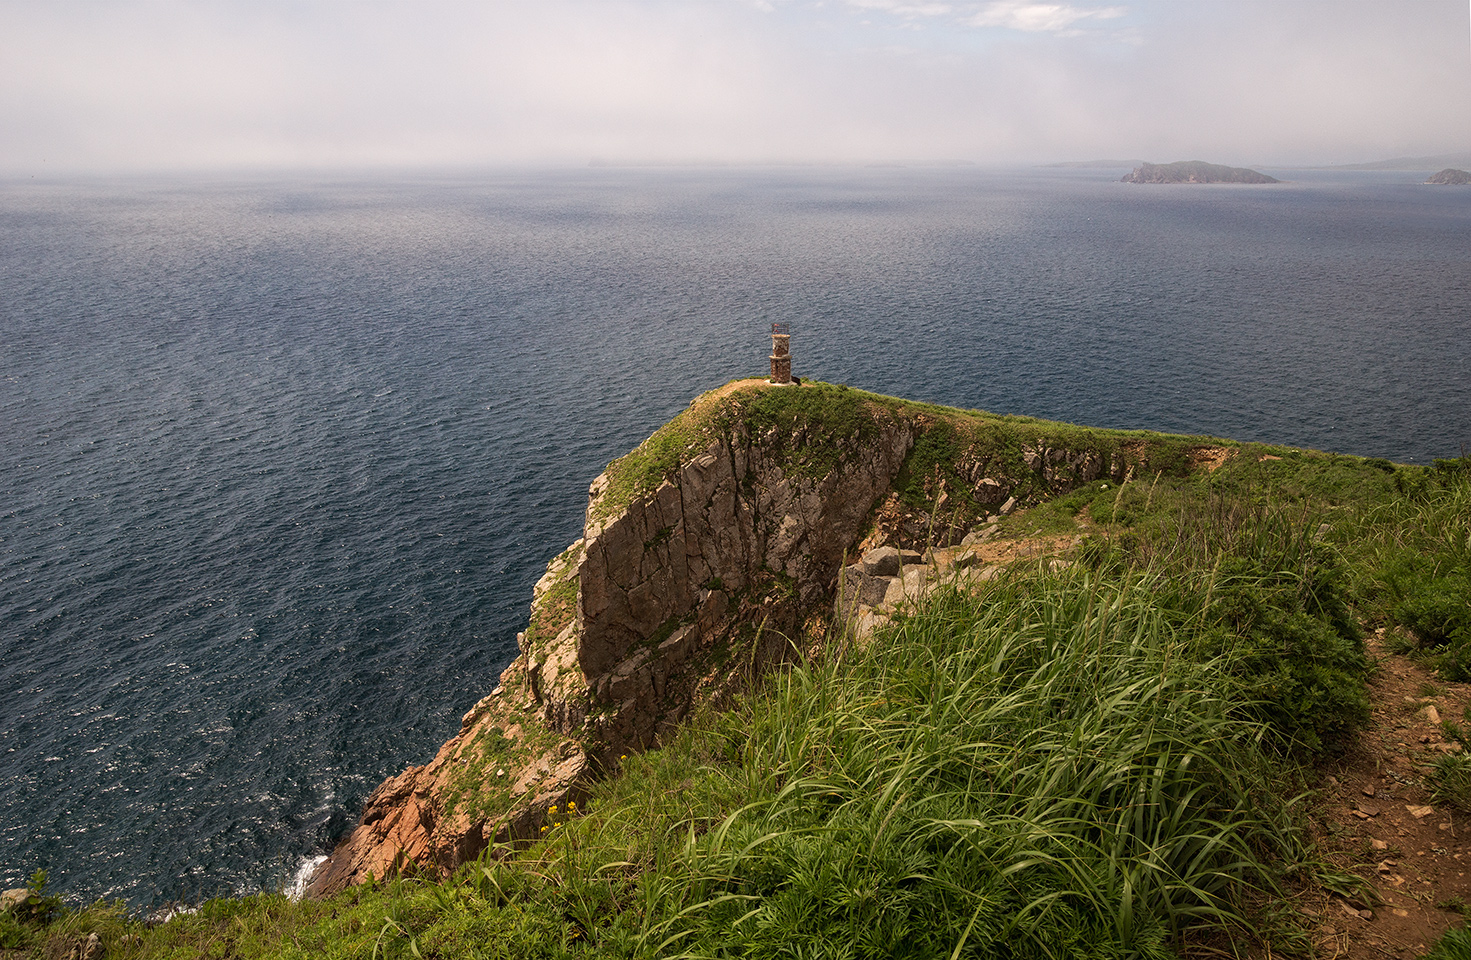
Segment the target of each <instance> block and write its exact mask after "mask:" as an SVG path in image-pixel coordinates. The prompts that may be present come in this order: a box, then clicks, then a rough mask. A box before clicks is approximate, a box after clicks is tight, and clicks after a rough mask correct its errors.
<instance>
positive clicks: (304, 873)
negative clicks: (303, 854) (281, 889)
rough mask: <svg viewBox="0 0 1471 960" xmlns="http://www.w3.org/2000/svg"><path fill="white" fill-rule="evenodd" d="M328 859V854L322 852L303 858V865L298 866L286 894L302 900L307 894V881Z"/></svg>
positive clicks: (293, 898)
mask: <svg viewBox="0 0 1471 960" xmlns="http://www.w3.org/2000/svg"><path fill="white" fill-rule="evenodd" d="M326 860H327V858H326V856H324V855H320V854H319V855H318V856H315V857H307V858H306V859H305V860H303V861H302V862H301V866H299V867H297V868H296V873H295V874H293V875H292V877H291V885H290V886H289V887H287V888H286V896H287V897H289V898H291V899H292V900H300V899H301V898H302V897H304V896H306V885H307V882H308V881H310V880H311V878H312V874H314V873H316V872H317V868H318V867H320V866H321V865H322V864H323V863H325V862H326Z"/></svg>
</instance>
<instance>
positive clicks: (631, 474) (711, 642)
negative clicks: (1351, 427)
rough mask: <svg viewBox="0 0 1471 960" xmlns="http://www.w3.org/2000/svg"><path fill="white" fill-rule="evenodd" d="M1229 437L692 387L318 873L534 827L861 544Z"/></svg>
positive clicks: (830, 583) (805, 610)
mask: <svg viewBox="0 0 1471 960" xmlns="http://www.w3.org/2000/svg"><path fill="white" fill-rule="evenodd" d="M1219 443H1220V442H1219V441H1213V440H1207V439H1206V438H1189V437H1176V436H1167V435H1161V434H1152V433H1143V432H1125V431H1108V430H1089V429H1086V428H1080V427H1074V426H1070V425H1066V424H1058V423H1049V422H1046V421H1039V420H1032V419H1030V418H1021V417H1004V416H993V415H989V414H985V413H980V412H975V411H962V410H955V409H951V408H944V407H935V406H931V405H927V404H917V403H911V402H908V401H904V400H898V399H895V398H891V397H882V396H878V395H875V394H869V393H865V392H862V391H858V390H852V389H849V388H847V387H842V386H834V385H828V384H806V385H803V386H800V387H797V386H775V385H770V384H767V383H766V382H764V381H760V380H745V381H736V382H733V383H731V384H728V385H726V386H725V387H723V388H721V389H719V390H716V391H712V392H711V393H707V394H704V395H702V396H701V397H698V398H696V400H695V401H694V402H693V403H691V405H690V407H689V408H688V409H687V410H685V411H684V412H683V413H681V414H680V415H679V416H678V417H676V418H675V419H674V420H672V421H671V422H670V423H668V424H666V425H665V426H664V427H662V428H660V430H659V431H657V432H656V433H655V434H654V435H653V436H651V437H650V438H649V439H648V440H646V441H645V442H644V443H643V444H641V445H640V446H639V447H638V448H637V449H636V450H634V451H633V452H632V453H630V454H628V455H627V456H625V457H622V458H620V459H618V460H615V461H614V462H613V463H612V464H610V465H609V466H608V469H607V470H606V471H604V472H603V473H602V474H601V475H600V476H598V478H597V479H596V480H594V481H593V482H592V485H591V486H590V488H589V491H588V504H587V511H586V516H585V522H584V528H583V536H582V537H581V538H580V539H579V540H577V541H576V542H575V543H573V544H572V545H571V546H570V547H568V548H567V549H566V550H565V551H563V552H562V553H561V554H559V555H558V556H557V557H556V558H554V559H553V560H552V561H551V563H550V564H549V565H548V567H547V572H546V575H545V576H543V577H542V579H541V580H540V581H539V582H538V583H537V585H536V588H535V590H534V595H533V600H532V605H531V616H530V622H529V623H528V626H527V629H526V630H525V631H524V632H523V633H521V634H520V635H519V636H518V637H517V643H518V646H519V648H520V653H519V655H518V656H517V657H516V659H515V660H514V661H513V662H512V663H511V664H510V666H509V667H507V668H506V670H505V672H504V673H502V675H501V677H500V683H499V685H497V686H496V687H495V689H494V690H492V691H491V692H490V693H489V694H488V695H487V696H485V697H484V698H483V699H481V700H480V701H479V702H478V703H477V704H475V706H474V707H473V708H471V709H470V711H469V712H467V713H466V714H465V716H464V719H463V721H462V723H461V728H460V731H459V733H458V734H457V735H456V736H454V737H453V738H451V739H450V740H449V741H448V742H447V743H445V744H444V746H443V747H441V748H440V750H439V752H438V753H437V754H436V756H435V757H434V759H433V760H432V761H430V762H429V763H428V764H426V765H424V766H421V767H412V768H410V769H408V770H406V771H404V772H403V773H401V774H399V775H398V776H396V777H392V778H390V779H388V780H386V781H385V782H384V783H383V784H382V785H380V786H379V787H378V788H377V789H376V790H375V791H374V792H373V793H372V794H371V795H370V796H369V798H368V800H367V803H366V806H365V809H364V811H363V814H362V817H361V820H360V822H359V824H358V825H357V827H356V828H355V829H354V830H353V831H352V832H351V833H350V834H349V835H348V836H347V837H346V838H344V839H343V840H342V841H341V843H339V844H338V846H337V847H336V849H335V850H334V851H333V852H332V854H331V856H330V857H329V858H328V859H327V861H326V862H324V863H323V865H322V866H321V867H320V868H319V869H318V870H317V872H316V873H315V875H314V876H313V878H312V879H311V881H310V883H309V884H308V887H307V892H308V894H309V895H312V896H325V895H329V894H331V893H334V892H336V891H338V890H341V889H344V888H345V887H347V886H349V885H351V884H354V883H358V882H362V881H364V880H367V879H368V878H369V877H373V878H378V879H382V878H384V877H386V876H389V875H391V874H394V873H396V872H402V871H425V872H429V873H434V874H444V873H447V872H449V871H451V870H453V869H454V868H455V867H456V866H458V865H459V864H461V863H463V862H465V861H467V860H470V859H473V858H475V857H476V856H479V855H480V854H481V853H482V852H483V851H484V850H485V849H486V848H487V847H488V846H490V845H492V844H514V843H516V842H519V841H526V840H529V839H531V838H533V837H535V836H537V835H538V833H539V831H540V830H541V829H542V825H543V821H544V820H545V819H546V817H547V815H548V811H550V810H552V809H554V808H556V807H558V806H561V805H563V804H566V803H568V802H577V801H580V800H581V798H582V795H583V793H584V792H585V790H586V787H587V786H588V785H589V784H590V783H591V782H592V781H593V780H595V779H596V778H598V777H601V776H605V775H608V774H609V773H612V772H614V771H616V769H617V767H618V764H619V761H620V759H622V758H623V757H625V756H626V755H627V754H629V753H632V752H636V751H641V750H645V749H648V748H650V747H652V746H655V745H657V744H658V743H659V741H660V738H661V737H664V736H665V735H667V734H668V733H669V732H670V731H672V730H673V729H675V728H676V727H677V725H678V724H679V723H680V722H681V721H682V720H683V719H684V718H685V717H686V716H687V715H688V714H689V713H690V711H691V710H692V709H694V708H695V707H696V706H697V705H699V704H702V703H710V704H713V705H714V706H716V707H717V708H718V707H719V706H720V705H721V704H722V703H724V702H727V701H728V699H729V697H730V696H731V695H732V694H734V693H737V692H739V691H740V690H742V689H744V688H745V687H746V686H748V685H749V684H750V683H751V682H753V681H754V680H755V679H756V678H758V677H759V676H760V675H761V674H762V673H763V672H764V671H767V670H769V669H771V668H772V667H774V666H776V665H779V664H781V663H783V662H785V661H788V660H790V659H792V658H795V657H797V656H800V655H802V654H805V653H809V652H813V651H811V650H810V649H808V648H809V647H815V646H820V645H821V643H822V642H823V637H824V636H825V635H826V634H827V633H829V632H830V631H829V630H828V627H829V626H830V621H831V619H832V616H833V610H834V604H833V600H834V595H835V591H836V589H837V585H838V582H839V579H840V572H841V571H843V568H844V564H845V562H846V561H847V559H848V558H849V556H850V555H852V554H854V553H855V552H856V551H858V550H859V549H867V548H871V547H875V546H880V545H887V546H892V547H897V548H903V549H923V548H925V547H941V548H943V547H947V546H951V545H954V544H956V543H959V542H960V541H961V540H962V539H963V538H964V537H965V536H967V534H968V532H969V531H971V530H972V529H975V528H977V525H978V524H980V523H982V522H983V521H984V520H985V519H986V518H987V517H989V516H993V515H995V514H997V513H999V512H1001V511H1002V510H1003V509H1010V508H1011V506H1012V505H1015V504H1017V503H1025V502H1029V501H1036V500H1041V499H1045V498H1048V497H1051V496H1054V495H1056V494H1058V493H1061V492H1064V491H1066V490H1069V489H1071V488H1073V487H1075V486H1077V485H1079V484H1081V483H1086V482H1090V481H1093V480H1097V479H1100V478H1102V477H1114V478H1116V479H1124V478H1125V477H1127V476H1131V475H1134V474H1135V473H1137V472H1140V471H1145V470H1148V471H1151V472H1153V471H1161V472H1170V473H1176V472H1183V471H1187V470H1189V469H1191V466H1192V464H1193V462H1194V460H1193V454H1195V453H1196V452H1197V451H1199V450H1200V449H1202V448H1205V447H1206V446H1207V445H1218V444H1219Z"/></svg>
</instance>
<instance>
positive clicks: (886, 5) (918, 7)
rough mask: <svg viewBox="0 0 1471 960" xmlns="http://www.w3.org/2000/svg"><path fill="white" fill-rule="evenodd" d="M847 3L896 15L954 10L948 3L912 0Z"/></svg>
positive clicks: (929, 14) (939, 14)
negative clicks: (916, 0) (916, 1)
mask: <svg viewBox="0 0 1471 960" xmlns="http://www.w3.org/2000/svg"><path fill="white" fill-rule="evenodd" d="M848 5H849V6H853V7H857V8H858V9H860V10H877V11H879V12H881V13H891V14H893V15H895V16H898V17H943V16H946V15H947V14H950V13H952V12H953V11H954V10H955V7H954V6H953V5H952V4H949V3H914V2H912V0H848Z"/></svg>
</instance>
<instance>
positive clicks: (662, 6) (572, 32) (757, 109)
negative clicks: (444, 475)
mask: <svg viewBox="0 0 1471 960" xmlns="http://www.w3.org/2000/svg"><path fill="white" fill-rule="evenodd" d="M1468 152H1471V2H1468V0H1327V2H1324V0H1267V2H1257V0H1108V2H1093V0H1058V2H1039V0H526V2H497V0H483V2H475V3H464V2H448V0H414V2H364V0H353V2H349V0H298V2H277V0H217V2H170V0H155V2H144V0H104V2H72V0H47V2H36V0H0V173H4V174H7V175H11V176H15V175H20V176H25V175H32V176H35V175H39V174H46V173H66V172H74V171H136V170H217V169H271V168H293V169H300V168H307V169H345V168H365V169H375V168H423V167H429V168H434V167H446V168H450V167H464V166H480V165H505V164H509V165H574V166H585V165H587V164H588V163H589V162H606V163H736V164H741V163H937V162H954V161H967V162H973V163H979V164H991V163H997V164H1007V163H1047V162H1064V161H1085V160H1091V159H1100V158H1109V159H1146V160H1152V161H1155V162H1168V161H1171V160H1180V159H1205V160H1210V161H1213V162H1219V163H1234V164H1244V165H1278V166H1282V165H1291V164H1316V163H1346V162H1362V161H1372V160H1379V159H1385V158H1389V157H1397V156H1426V155H1436V154H1446V153H1468Z"/></svg>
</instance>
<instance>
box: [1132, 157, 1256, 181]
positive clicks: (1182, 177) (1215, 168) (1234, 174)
mask: <svg viewBox="0 0 1471 960" xmlns="http://www.w3.org/2000/svg"><path fill="white" fill-rule="evenodd" d="M1123 182H1124V183H1281V182H1282V181H1281V180H1278V179H1277V178H1275V177H1269V176H1267V175H1266V174H1265V173H1258V172H1257V171H1255V170H1249V169H1247V168H1246V167H1227V166H1224V165H1222V164H1219V163H1206V162H1205V161H1203V160H1180V161H1177V162H1175V163H1141V164H1139V166H1137V167H1135V168H1134V172H1133V173H1129V174H1127V175H1125V176H1124V178H1123Z"/></svg>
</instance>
